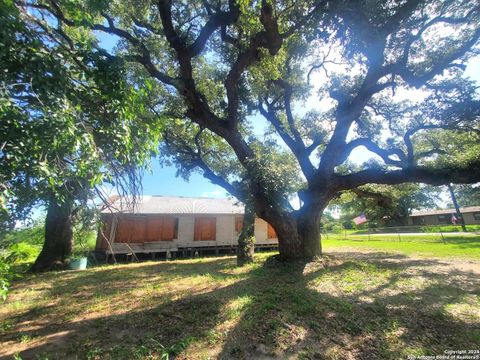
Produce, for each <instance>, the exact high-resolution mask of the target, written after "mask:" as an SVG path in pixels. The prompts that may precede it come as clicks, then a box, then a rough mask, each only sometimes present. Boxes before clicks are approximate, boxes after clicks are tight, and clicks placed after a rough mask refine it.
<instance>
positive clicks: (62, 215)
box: [30, 199, 73, 272]
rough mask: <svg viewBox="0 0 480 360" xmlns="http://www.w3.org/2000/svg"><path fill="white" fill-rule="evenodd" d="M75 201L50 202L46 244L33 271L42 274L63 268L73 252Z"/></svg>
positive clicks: (46, 225)
mask: <svg viewBox="0 0 480 360" xmlns="http://www.w3.org/2000/svg"><path fill="white" fill-rule="evenodd" d="M72 212H73V201H68V200H67V201H65V202H63V203H61V204H58V203H57V201H56V200H54V199H52V200H50V202H49V204H48V208H47V217H46V220H45V242H44V244H43V248H42V251H41V252H40V255H39V256H38V258H37V260H36V261H35V263H34V264H33V266H32V267H31V269H30V270H31V271H34V272H40V271H48V270H53V269H58V268H61V267H63V266H64V265H65V262H66V260H67V258H68V257H69V256H70V254H71V252H72V246H73V230H72Z"/></svg>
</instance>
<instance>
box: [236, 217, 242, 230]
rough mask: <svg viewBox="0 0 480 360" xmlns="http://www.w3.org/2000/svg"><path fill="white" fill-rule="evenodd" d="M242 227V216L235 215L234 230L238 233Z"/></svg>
mask: <svg viewBox="0 0 480 360" xmlns="http://www.w3.org/2000/svg"><path fill="white" fill-rule="evenodd" d="M242 229H243V216H237V217H235V232H236V233H237V234H240V233H241V232H242Z"/></svg>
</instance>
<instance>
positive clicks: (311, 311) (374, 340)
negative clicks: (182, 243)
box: [0, 240, 480, 359]
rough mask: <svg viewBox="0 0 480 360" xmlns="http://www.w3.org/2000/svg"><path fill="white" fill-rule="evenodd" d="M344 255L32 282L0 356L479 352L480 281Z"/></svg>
mask: <svg viewBox="0 0 480 360" xmlns="http://www.w3.org/2000/svg"><path fill="white" fill-rule="evenodd" d="M337 242H339V241H333V240H328V241H326V248H327V251H328V249H329V248H330V249H331V248H332V246H333V245H334V244H336V243H337ZM407 244H411V245H415V244H417V245H418V243H413V242H412V243H404V244H403V245H407ZM426 245H436V244H426ZM342 249H344V248H343V247H337V248H336V249H335V250H336V252H335V253H331V254H333V255H327V256H326V257H325V258H324V259H323V260H322V261H318V262H315V263H310V264H308V265H307V266H305V265H304V264H303V265H302V264H290V265H285V264H279V263H276V262H275V261H270V260H269V261H267V262H266V259H267V258H268V257H269V256H271V255H272V253H261V254H257V255H256V262H255V263H254V264H250V265H247V266H245V267H243V268H237V267H236V266H235V258H234V257H211V258H200V259H187V260H176V261H170V262H144V263H133V264H121V265H109V266H100V267H96V268H92V269H88V270H86V271H78V272H72V271H70V272H68V271H64V272H55V273H49V274H43V275H28V276H26V277H25V278H23V279H21V280H19V281H17V282H16V283H15V284H14V286H13V289H12V292H11V295H10V297H9V299H8V300H7V302H6V303H5V304H3V305H2V307H0V324H2V326H1V327H0V358H3V357H5V358H13V357H14V355H15V354H17V357H18V358H24V359H30V358H32V359H35V358H41V359H46V358H48V359H57V358H81V359H167V358H172V357H175V358H176V359H216V358H222V359H256V358H268V357H278V358H292V359H314V358H322V359H345V358H365V359H398V358H406V357H407V356H408V355H411V354H416V355H432V354H443V351H444V350H445V349H475V348H477V345H478V341H479V339H480V281H479V276H478V273H471V272H470V271H461V270H459V269H458V268H454V267H453V265H448V264H450V263H455V264H456V263H458V261H455V262H454V261H450V260H448V259H447V258H444V259H442V260H435V259H418V258H416V259H414V258H409V257H407V256H404V255H401V254H392V255H389V254H384V253H378V252H377V253H363V254H362V253H356V254H355V253H352V252H351V249H348V252H342ZM476 264H477V265H478V263H476Z"/></svg>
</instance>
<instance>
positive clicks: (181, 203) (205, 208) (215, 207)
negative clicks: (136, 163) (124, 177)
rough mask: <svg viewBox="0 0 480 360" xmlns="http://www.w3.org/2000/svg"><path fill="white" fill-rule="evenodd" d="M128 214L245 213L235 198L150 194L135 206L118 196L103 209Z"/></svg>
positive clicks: (138, 199)
mask: <svg viewBox="0 0 480 360" xmlns="http://www.w3.org/2000/svg"><path fill="white" fill-rule="evenodd" d="M101 212H102V213H103V214H108V213H111V212H113V213H127V214H243V213H244V206H243V204H242V203H239V202H238V201H236V200H233V199H228V198H224V199H216V198H205V197H183V196H157V195H155V196H150V195H144V196H141V197H139V198H137V199H136V204H135V208H134V209H133V206H132V205H131V201H129V198H126V197H118V198H117V199H115V200H114V201H113V202H112V204H111V205H110V207H107V208H105V209H103V210H102V211H101Z"/></svg>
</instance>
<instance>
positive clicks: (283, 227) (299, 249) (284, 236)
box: [265, 202, 325, 261]
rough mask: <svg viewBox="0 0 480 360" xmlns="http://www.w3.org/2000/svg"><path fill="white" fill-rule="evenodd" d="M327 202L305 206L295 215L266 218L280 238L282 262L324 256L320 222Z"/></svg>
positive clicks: (309, 259) (277, 214)
mask: <svg viewBox="0 0 480 360" xmlns="http://www.w3.org/2000/svg"><path fill="white" fill-rule="evenodd" d="M324 208H325V202H313V203H311V204H305V205H304V206H303V207H302V211H301V212H297V213H294V214H285V213H283V214H279V213H276V214H268V215H270V216H267V217H265V220H266V221H268V222H269V223H270V224H271V225H272V226H273V227H274V229H275V232H276V233H277V237H278V250H279V253H280V255H279V257H280V260H283V261H294V260H305V261H311V260H314V259H315V258H318V257H321V256H322V245H321V230H320V220H321V216H322V213H323V210H324Z"/></svg>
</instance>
